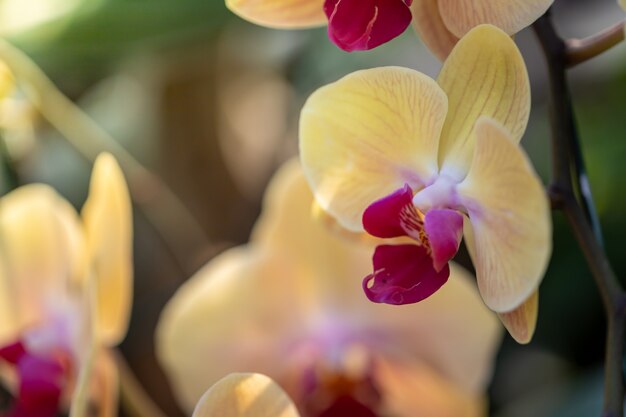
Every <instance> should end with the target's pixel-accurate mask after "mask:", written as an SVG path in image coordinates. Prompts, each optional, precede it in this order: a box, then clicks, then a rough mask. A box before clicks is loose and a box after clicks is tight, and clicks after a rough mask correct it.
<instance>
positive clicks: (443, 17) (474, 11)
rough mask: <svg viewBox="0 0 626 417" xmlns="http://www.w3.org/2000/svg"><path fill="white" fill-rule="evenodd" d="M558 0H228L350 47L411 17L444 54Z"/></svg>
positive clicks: (255, 15)
mask: <svg viewBox="0 0 626 417" xmlns="http://www.w3.org/2000/svg"><path fill="white" fill-rule="evenodd" d="M552 2H553V0H341V1H339V0H226V5H227V6H228V8H229V9H231V10H232V11H233V12H234V13H236V14H237V15H239V16H241V17H242V18H244V19H247V20H249V21H251V22H254V23H257V24H260V25H264V26H269V27H275V28H283V29H294V28H307V27H315V26H321V25H323V24H325V23H326V22H328V35H329V37H330V39H331V40H332V41H333V42H334V43H335V44H336V45H337V46H339V47H340V48H342V49H344V50H346V51H354V50H363V49H372V48H375V47H376V46H378V45H381V44H383V43H385V42H388V41H389V40H391V39H393V38H395V37H396V36H398V35H400V34H401V33H402V32H404V30H405V29H406V27H407V26H408V25H409V23H410V22H411V21H413V26H414V27H415V29H416V31H417V32H418V33H419V34H420V36H421V37H422V40H423V41H424V43H425V44H426V45H427V46H428V47H429V48H430V49H431V50H432V51H433V53H435V55H437V56H438V57H439V58H440V59H444V58H445V57H446V56H447V55H448V54H449V53H450V51H451V49H452V47H453V46H454V44H456V42H457V41H458V40H459V38H461V37H462V36H464V35H465V34H466V33H467V32H468V31H469V30H470V29H472V28H473V27H475V26H478V25H481V24H492V25H495V26H498V27H499V28H501V29H502V30H504V31H505V32H506V33H508V34H509V35H513V34H515V33H517V32H519V31H520V30H522V29H523V28H525V27H526V26H529V25H530V24H532V23H533V22H534V21H535V20H536V19H537V18H539V16H541V15H542V14H544V13H545V12H546V10H548V8H549V7H550V5H551V4H552Z"/></svg>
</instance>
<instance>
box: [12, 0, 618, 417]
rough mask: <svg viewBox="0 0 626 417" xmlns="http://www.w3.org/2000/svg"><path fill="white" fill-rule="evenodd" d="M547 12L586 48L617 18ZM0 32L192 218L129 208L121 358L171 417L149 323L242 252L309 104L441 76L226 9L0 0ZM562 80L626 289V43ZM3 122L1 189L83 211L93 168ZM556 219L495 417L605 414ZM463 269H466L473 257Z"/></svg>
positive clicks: (494, 394) (537, 108)
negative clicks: (349, 82)
mask: <svg viewBox="0 0 626 417" xmlns="http://www.w3.org/2000/svg"><path fill="white" fill-rule="evenodd" d="M554 9H555V10H554V17H555V20H556V24H557V27H558V29H559V31H560V32H561V33H562V34H563V35H564V36H574V37H583V36H587V35H590V34H592V33H594V32H596V31H598V30H600V29H602V28H603V27H606V26H607V25H609V24H611V23H614V22H617V21H618V20H620V19H623V12H622V11H621V9H619V8H618V6H617V4H616V3H615V1H613V0H602V1H600V0H586V1H583V0H580V1H573V0H557V1H556V5H555V7H554ZM0 32H2V34H3V36H4V37H6V38H7V39H9V40H10V41H11V42H12V43H13V44H15V45H16V46H18V47H19V48H21V49H22V50H24V51H25V52H26V53H27V54H28V55H30V56H31V57H32V58H33V59H34V60H35V61H36V62H37V64H38V65H40V66H41V68H42V69H43V70H44V71H45V72H46V73H47V74H48V75H49V76H50V77H51V79H52V80H53V81H54V82H55V83H56V84H57V85H58V86H59V87H60V88H61V90H62V91H63V92H64V93H65V94H66V95H67V96H69V97H70V98H71V99H72V100H74V101H76V102H77V103H79V104H80V106H81V107H82V108H83V109H85V110H86V111H87V112H88V113H89V114H90V115H91V116H92V117H93V118H94V119H95V120H96V121H97V122H98V124H100V125H101V126H103V127H104V128H105V129H106V130H107V131H108V132H109V133H111V134H112V135H113V136H114V137H115V138H116V139H117V140H118V141H119V142H120V143H121V144H122V145H123V146H124V147H125V148H127V149H128V150H129V151H130V152H131V153H132V154H133V155H134V156H135V157H136V158H137V159H138V160H139V161H141V162H142V163H143V164H144V165H146V166H147V167H149V168H150V169H152V170H153V171H154V172H156V173H158V175H159V176H160V177H161V178H162V179H163V181H164V182H165V183H166V184H168V185H169V186H170V187H171V188H172V189H173V191H174V192H175V194H176V195H177V196H178V197H179V198H180V199H181V200H182V201H183V203H184V204H185V205H186V206H187V207H188V208H189V210H190V212H191V213H192V214H193V216H194V217H195V218H196V219H197V222H198V224H199V226H198V227H199V230H193V231H192V232H193V233H187V232H188V229H187V228H188V225H189V223H188V222H185V221H184V220H183V219H177V218H175V217H169V218H168V217H167V215H168V214H172V215H175V214H173V213H167V212H166V210H167V207H156V210H157V211H161V213H160V217H161V218H166V219H168V221H170V222H173V226H172V227H173V228H174V229H176V230H177V232H178V233H170V234H169V235H167V236H162V235H161V234H160V233H159V231H158V230H157V229H155V227H154V225H153V224H151V223H150V222H148V221H147V219H146V218H145V217H144V213H143V212H142V211H140V210H135V216H136V225H135V229H136V230H135V236H136V238H135V271H136V284H135V303H134V307H133V317H132V322H131V329H130V332H129V335H128V337H127V338H126V341H125V342H124V343H123V345H122V348H121V349H122V351H123V353H124V355H125V356H126V357H127V359H128V361H129V363H130V364H131V366H132V368H133V369H134V371H135V372H136V373H137V375H138V377H139V379H140V380H141V382H142V383H143V384H144V385H145V387H146V389H147V390H148V391H149V392H150V394H151V395H152V396H153V397H154V398H155V399H156V401H157V402H158V403H159V405H160V406H162V407H163V409H164V410H165V411H166V412H167V413H168V414H169V415H171V416H177V415H182V414H181V413H180V411H178V409H177V407H176V405H175V403H174V402H173V399H172V397H171V395H170V393H169V389H168V386H167V383H166V381H165V379H164V377H163V375H162V374H161V372H160V371H159V369H158V366H157V365H156V362H155V359H154V353H153V346H152V344H153V331H154V326H155V323H156V320H157V318H158V314H159V311H160V310H161V308H162V306H163V305H164V303H165V302H166V301H167V299H168V298H169V297H170V296H171V295H172V293H173V292H174V291H175V289H176V288H177V287H178V286H179V285H180V283H181V282H183V281H184V280H185V279H186V278H188V277H189V276H190V275H191V274H192V273H193V272H194V271H195V270H196V269H197V268H198V267H199V266H201V265H202V264H203V263H204V262H206V261H207V260H209V259H210V258H211V257H212V256H214V255H215V254H217V253H219V252H220V251H222V250H223V249H225V248H227V247H230V246H233V245H235V244H239V243H242V242H245V241H246V239H247V237H248V233H249V231H250V228H251V226H252V224H253V223H254V221H255V219H256V216H257V215H258V212H259V209H260V199H261V197H262V194H263V189H264V187H265V185H266V183H267V181H268V180H269V178H270V176H271V174H272V173H273V172H274V170H275V169H276V168H277V167H278V166H279V165H280V163H281V162H282V161H284V160H285V159H287V158H289V157H290V156H292V155H295V153H296V151H297V137H296V132H297V117H298V111H299V108H300V107H301V105H302V103H303V101H304V100H305V99H306V97H307V95H308V94H310V92H312V91H313V90H314V89H315V88H317V87H319V86H321V85H323V84H326V83H328V82H330V81H333V80H336V79H337V78H339V77H341V76H342V75H345V74H346V73H348V72H350V71H353V70H355V69H360V68H368V67H374V66H380V65H405V66H410V67H412V68H415V69H418V70H420V71H422V72H425V73H427V74H429V75H431V76H434V75H436V74H437V72H438V69H439V67H440V64H439V63H438V62H437V60H436V59H435V58H434V57H432V55H430V53H429V52H428V51H427V50H426V49H425V48H424V47H423V46H422V45H421V44H420V42H419V39H418V38H417V37H416V36H415V34H414V33H413V32H412V31H407V33H405V35H404V36H402V37H400V38H398V39H396V40H394V41H392V42H391V43H389V44H388V45H385V46H384V47H381V48H378V49H377V50H375V51H371V52H367V53H354V54H347V53H344V52H341V51H340V50H338V49H337V48H336V47H335V46H334V45H332V44H331V43H330V42H329V41H328V40H327V38H326V35H325V32H324V30H323V29H318V30H309V31H298V32H295V31H273V30H269V29H263V28H259V27H255V26H253V25H251V24H249V23H246V22H244V21H241V20H240V19H238V18H236V17H235V16H233V15H231V14H230V13H229V12H228V11H227V10H226V8H225V7H224V5H223V1H222V0H208V1H207V0H176V1H172V0H54V1H52V0H48V1H47V0H11V1H6V0H5V1H0ZM517 40H518V43H519V45H520V48H521V50H522V52H523V54H524V56H525V59H526V62H527V65H528V67H529V71H530V77H531V82H532V85H533V110H532V115H531V122H530V125H529V128H528V131H527V134H526V136H525V139H524V141H523V144H524V146H525V148H526V149H527V151H528V152H529V154H530V156H531V158H532V160H533V161H534V163H535V165H536V167H537V169H538V171H539V172H540V174H541V175H542V177H543V178H544V180H545V181H546V182H547V181H548V176H549V163H550V155H549V151H550V145H549V125H548V110H547V104H546V100H547V97H546V95H545V92H546V78H545V68H544V61H543V58H542V56H541V54H540V53H539V49H538V45H537V43H536V41H535V39H534V36H533V33H532V31H531V30H529V29H527V30H525V31H524V32H522V33H521V34H519V35H518V36H517ZM570 81H571V86H572V90H573V96H574V103H575V108H576V113H577V117H578V124H579V128H580V133H581V136H582V140H583V147H584V152H585V159H586V162H587V165H588V171H589V176H590V181H591V186H592V189H593V191H594V195H595V200H596V203H597V207H598V210H599V212H600V216H601V221H602V226H603V231H604V234H605V240H606V249H607V252H608V254H609V258H610V259H611V261H612V262H613V266H614V269H615V270H616V272H617V274H618V276H621V277H623V276H624V275H626V256H624V255H625V254H624V251H625V249H626V245H625V244H624V243H623V239H624V237H623V236H624V234H625V233H626V216H625V214H626V197H625V195H626V182H625V178H626V164H625V163H624V161H625V160H626V117H625V116H626V113H625V106H624V101H625V100H626V45H619V46H618V47H616V48H614V49H613V50H611V51H609V52H608V53H606V54H604V55H602V56H601V57H599V58H597V59H596V60H594V61H592V62H588V63H585V64H583V65H580V66H579V67H577V68H575V69H574V70H572V71H571V74H570ZM13 104H16V103H13ZM11 111H13V112H14V113H10V115H9V116H7V117H0V127H1V128H2V131H3V137H4V138H5V142H6V149H4V152H3V156H4V158H3V169H2V173H3V182H2V187H3V190H4V191H7V190H9V189H11V188H12V187H15V186H17V185H19V184H23V183H27V182H33V181H42V182H47V183H50V184H52V185H54V186H55V187H56V188H57V189H58V190H59V191H60V192H61V193H62V194H63V195H65V196H67V197H68V198H69V199H71V201H73V202H74V203H75V204H76V205H77V206H80V204H82V201H83V199H84V196H85V193H86V188H87V183H88V174H89V169H90V164H89V162H88V161H86V160H84V159H83V158H82V157H81V156H80V155H79V154H78V153H77V152H76V151H75V150H74V149H73V148H72V147H71V146H69V145H68V143H67V142H66V141H65V140H64V139H63V138H62V137H61V136H60V135H59V134H58V133H57V132H56V131H55V130H54V129H52V128H51V127H50V126H49V125H47V123H46V122H45V120H43V119H42V118H41V117H39V116H38V114H37V112H36V111H33V109H32V108H30V107H29V106H28V104H27V103H26V104H25V103H24V102H23V101H22V102H19V100H18V102H17V104H16V105H15V106H12V107H11ZM0 113H1V112H0ZM164 210H165V212H163V211H164ZM554 220H555V235H554V256H553V259H552V262H551V264H550V268H549V271H548V274H547V276H546V278H545V280H544V281H543V284H542V286H541V293H540V315H539V323H538V328H537V333H536V336H535V338H534V340H533V342H532V343H531V344H530V345H529V346H523V347H522V346H518V345H517V344H515V343H514V342H513V341H512V340H511V339H510V338H508V336H507V338H506V339H505V340H504V343H503V346H502V349H501V352H500V354H499V357H498V362H497V365H496V370H495V377H494V380H493V383H492V386H491V388H490V396H491V411H492V415H494V416H499V417H513V416H529V415H532V416H545V417H551V416H589V415H599V411H600V407H601V400H602V359H603V350H604V334H605V324H604V316H603V312H602V308H601V305H600V301H599V297H598V294H597V291H596V290H595V287H594V285H593V281H592V279H591V277H590V274H589V272H588V270H587V267H586V265H585V263H584V261H583V258H582V255H581V253H580V251H579V249H578V247H577V245H576V243H575V240H574V238H573V236H572V234H571V232H570V231H569V230H568V228H567V226H566V224H565V221H564V219H563V218H562V216H561V215H560V214H555V216H554ZM172 248H174V249H172ZM461 260H463V261H464V263H465V265H466V266H469V265H470V264H469V263H468V262H467V260H468V259H467V256H463V255H461ZM206 360H207V361H211V360H216V358H206Z"/></svg>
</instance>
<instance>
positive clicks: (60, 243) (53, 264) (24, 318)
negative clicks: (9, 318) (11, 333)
mask: <svg viewBox="0 0 626 417" xmlns="http://www.w3.org/2000/svg"><path fill="white" fill-rule="evenodd" d="M81 242H82V235H81V230H80V226H79V223H78V216H77V214H76V211H75V210H74V209H73V208H72V207H71V206H70V204H69V203H68V202H67V201H65V200H64V199H63V198H61V197H60V196H59V195H58V194H57V193H56V192H55V191H54V190H53V189H52V188H50V187H48V186H46V185H40V184H34V185H28V186H24V187H20V188H18V189H17V190H15V191H12V192H11V193H9V194H7V195H6V196H4V197H3V198H2V199H1V200H0V253H1V254H2V261H3V262H2V267H3V269H4V270H3V274H4V275H5V277H6V281H5V284H6V286H4V288H2V289H3V291H6V292H8V294H7V296H6V298H7V300H8V302H9V306H11V308H10V309H11V311H12V314H14V317H15V319H16V322H17V323H18V327H22V326H25V325H28V324H33V323H35V322H37V321H38V320H40V319H42V318H44V317H45V316H46V315H47V308H49V307H53V304H54V303H59V302H60V303H63V300H64V297H66V296H67V290H68V287H69V285H70V282H71V280H72V278H73V277H74V276H75V275H76V274H77V273H78V271H79V268H80V261H81V255H82V254H81V250H80V248H81V247H82V243H81Z"/></svg>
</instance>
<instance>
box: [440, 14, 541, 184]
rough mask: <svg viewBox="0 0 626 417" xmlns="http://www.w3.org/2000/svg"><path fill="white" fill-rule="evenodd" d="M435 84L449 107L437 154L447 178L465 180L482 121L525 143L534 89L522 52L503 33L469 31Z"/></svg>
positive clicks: (484, 27)
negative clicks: (476, 127) (482, 118)
mask: <svg viewBox="0 0 626 417" xmlns="http://www.w3.org/2000/svg"><path fill="white" fill-rule="evenodd" d="M437 82H438V83H439V85H440V86H441V88H442V89H443V90H444V91H445V92H446V93H447V95H448V106H449V111H448V116H447V117H446V122H445V125H444V127H443V132H442V134H441V145H440V151H439V161H440V164H441V166H442V168H441V169H442V171H443V172H444V173H447V174H449V175H450V176H452V177H454V178H456V179H462V178H463V177H464V176H465V174H466V172H467V169H468V168H469V165H470V162H471V160H472V155H473V152H474V138H473V136H472V129H473V128H474V124H475V123H476V120H478V118H479V117H480V116H488V117H490V118H492V119H494V120H495V121H497V122H499V123H500V124H501V125H503V126H504V127H505V128H506V129H507V130H508V131H509V132H511V135H512V137H513V138H514V139H515V140H516V141H519V140H520V139H521V137H522V134H523V133H524V130H525V129H526V123H527V122H528V115H529V113H530V84H529V81H528V74H527V72H526V66H525V65H524V60H523V58H522V56H521V54H520V52H519V50H518V49H517V47H516V46H515V43H514V42H513V40H511V38H510V37H509V36H508V35H507V34H505V33H504V32H502V31H501V30H500V29H498V28H496V27H494V26H490V25H482V26H479V27H477V28H475V29H473V30H471V31H470V32H469V33H468V34H467V35H466V36H465V37H463V39H461V40H460V41H459V43H457V45H456V46H455V48H454V49H453V50H452V53H451V54H450V56H449V57H448V59H447V60H446V61H445V63H444V65H443V68H442V70H441V73H440V74H439V77H438V78H437Z"/></svg>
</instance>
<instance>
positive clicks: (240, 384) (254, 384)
mask: <svg viewBox="0 0 626 417" xmlns="http://www.w3.org/2000/svg"><path fill="white" fill-rule="evenodd" d="M215 416H220V417H299V414H298V411H297V410H296V407H295V406H294V404H293V402H292V401H291V399H290V398H289V397H288V396H287V394H285V392H284V391H283V390H282V389H281V388H280V387H279V386H278V385H277V384H276V383H275V382H274V381H272V380H271V379H270V378H268V377H267V376H265V375H262V374H230V375H228V376H226V377H224V378H222V379H220V380H219V381H217V382H216V383H215V384H214V385H213V386H212V387H211V388H209V390H208V391H207V392H206V393H204V395H203V396H202V398H200V401H198V404H197V405H196V408H195V409H194V412H193V415H192V417H215Z"/></svg>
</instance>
